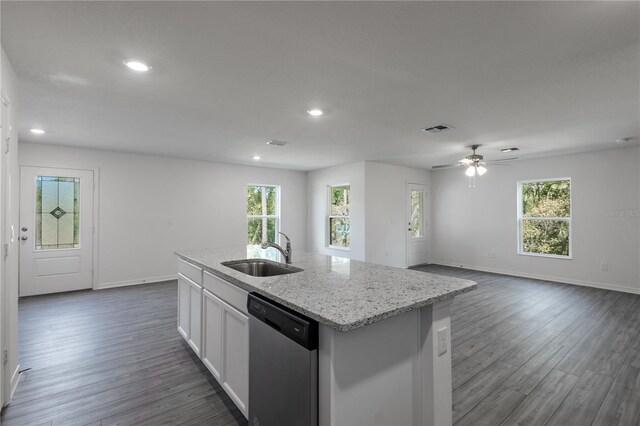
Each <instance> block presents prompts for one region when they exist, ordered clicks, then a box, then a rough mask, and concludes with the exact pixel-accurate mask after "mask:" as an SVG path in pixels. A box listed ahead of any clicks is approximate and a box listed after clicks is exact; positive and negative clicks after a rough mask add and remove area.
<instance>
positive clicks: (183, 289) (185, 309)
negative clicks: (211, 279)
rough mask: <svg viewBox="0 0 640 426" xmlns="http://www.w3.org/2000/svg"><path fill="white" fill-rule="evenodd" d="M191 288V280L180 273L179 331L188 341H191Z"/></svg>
mask: <svg viewBox="0 0 640 426" xmlns="http://www.w3.org/2000/svg"><path fill="white" fill-rule="evenodd" d="M190 288H191V286H190V285H189V280H188V279H187V278H186V277H185V276H183V275H182V274H178V332H179V333H180V334H181V335H182V337H184V339H185V340H186V341H189V317H190V314H189V310H190V305H191V302H190V294H191V291H190Z"/></svg>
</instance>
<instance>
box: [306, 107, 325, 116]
mask: <svg viewBox="0 0 640 426" xmlns="http://www.w3.org/2000/svg"><path fill="white" fill-rule="evenodd" d="M307 112H308V113H309V115H313V116H314V117H319V116H321V115H322V110H321V109H310V110H308V111H307Z"/></svg>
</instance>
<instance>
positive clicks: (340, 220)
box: [329, 185, 351, 249]
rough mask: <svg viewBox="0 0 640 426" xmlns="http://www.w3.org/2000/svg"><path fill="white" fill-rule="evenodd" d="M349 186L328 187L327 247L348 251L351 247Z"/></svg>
mask: <svg viewBox="0 0 640 426" xmlns="http://www.w3.org/2000/svg"><path fill="white" fill-rule="evenodd" d="M349 195H350V187H349V185H341V186H330V187H329V246H330V247H338V248H343V249H348V248H349V246H350V245H351V217H350V216H349V203H350V200H349Z"/></svg>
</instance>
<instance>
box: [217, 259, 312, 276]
mask: <svg viewBox="0 0 640 426" xmlns="http://www.w3.org/2000/svg"><path fill="white" fill-rule="evenodd" d="M222 265H224V266H226V267H228V268H231V269H235V270H236V271H239V272H242V273H243V274H247V275H251V276H252V277H274V276H276V275H285V274H293V273H295V272H302V271H303V270H302V269H300V268H296V267H294V266H290V265H285V264H284V263H278V262H272V261H270V260H264V259H244V260H230V261H228V262H222Z"/></svg>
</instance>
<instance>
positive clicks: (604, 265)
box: [600, 263, 609, 272]
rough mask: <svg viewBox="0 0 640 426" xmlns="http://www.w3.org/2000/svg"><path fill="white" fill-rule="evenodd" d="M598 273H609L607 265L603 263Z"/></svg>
mask: <svg viewBox="0 0 640 426" xmlns="http://www.w3.org/2000/svg"><path fill="white" fill-rule="evenodd" d="M600 271H602V272H608V271H609V264H608V263H603V264H601V265H600Z"/></svg>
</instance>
